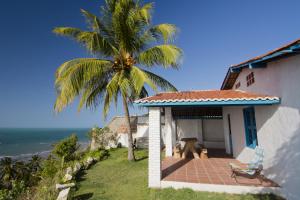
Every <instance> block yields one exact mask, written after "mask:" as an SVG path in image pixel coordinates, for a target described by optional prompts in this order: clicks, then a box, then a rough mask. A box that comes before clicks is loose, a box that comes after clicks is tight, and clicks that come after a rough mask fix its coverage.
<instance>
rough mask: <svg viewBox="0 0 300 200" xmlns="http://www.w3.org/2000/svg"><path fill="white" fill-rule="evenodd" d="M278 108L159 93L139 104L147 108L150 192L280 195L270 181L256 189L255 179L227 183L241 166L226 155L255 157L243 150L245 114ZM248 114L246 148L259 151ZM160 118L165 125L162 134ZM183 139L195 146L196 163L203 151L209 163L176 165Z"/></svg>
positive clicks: (223, 94) (272, 100)
mask: <svg viewBox="0 0 300 200" xmlns="http://www.w3.org/2000/svg"><path fill="white" fill-rule="evenodd" d="M277 103H279V99H278V98H277V97H269V96H264V95H256V94H252V93H245V92H241V91H192V92H177V93H176V92H174V93H162V94H158V95H156V96H153V97H148V98H145V99H142V100H139V101H138V102H136V104H137V105H141V106H145V107H148V108H149V174H148V177H149V179H148V183H149V187H154V188H165V187H173V188H191V189H194V190H200V191H210V192H228V193H240V194H241V193H271V192H272V193H275V194H276V193H278V191H279V190H280V188H279V187H275V186H276V184H275V183H273V182H272V181H270V180H264V181H263V183H262V184H260V182H259V180H257V179H247V178H238V179H237V180H238V181H237V182H236V181H235V179H233V178H231V171H230V166H229V163H235V164H241V163H240V162H239V161H238V160H236V159H234V158H233V157H231V156H230V155H233V156H234V157H235V158H237V156H239V155H240V154H241V151H244V150H245V152H246V153H244V154H243V155H245V156H244V157H246V159H251V157H252V154H251V153H253V148H252V146H251V147H250V145H248V143H247V144H246V145H247V146H245V141H246V140H245V133H244V131H245V130H244V129H243V124H244V117H245V116H244V117H243V109H244V108H248V107H249V106H250V107H251V109H252V111H253V110H254V106H260V105H273V104H277ZM246 114H247V113H246ZM250 114H251V115H250ZM250 114H249V116H250V118H249V120H248V121H249V122H250V124H251V125H253V126H249V127H250V128H251V130H250V131H249V133H251V135H249V136H251V143H249V144H254V145H257V140H256V137H254V136H255V133H256V130H255V123H254V122H255V115H254V113H253V112H251V113H250ZM162 116H164V119H165V127H164V134H162V128H161V119H162ZM230 116H232V118H230ZM247 116H248V115H247ZM245 127H246V126H245ZM247 128H248V127H247ZM249 138H250V137H249ZM186 139H189V140H191V139H192V140H194V141H196V142H195V143H194V148H196V149H197V150H196V151H195V150H193V152H194V156H195V158H197V157H198V156H197V154H196V153H198V154H200V152H202V151H203V152H208V159H183V158H182V157H181V158H179V159H175V158H174V157H173V155H174V147H175V146H176V148H177V146H179V148H181V152H183V151H184V150H186V147H187V145H186V144H187V142H186V141H187V140H186ZM249 141H250V140H249ZM163 146H164V147H165V158H164V159H162V157H161V148H162V147H163ZM188 146H189V147H190V145H188ZM249 147H250V148H249ZM191 149H193V148H191ZM206 149H207V151H206ZM176 151H177V150H176ZM179 152H180V151H179ZM253 155H254V154H253ZM242 161H243V162H245V160H242Z"/></svg>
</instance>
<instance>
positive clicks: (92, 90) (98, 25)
mask: <svg viewBox="0 0 300 200" xmlns="http://www.w3.org/2000/svg"><path fill="white" fill-rule="evenodd" d="M152 9H153V3H147V4H141V3H140V1H138V0H106V1H105V5H104V6H102V7H101V9H100V16H96V15H94V14H92V13H90V12H88V11H86V10H83V9H82V10H81V12H82V14H83V15H84V17H85V18H86V21H87V24H88V30H81V29H78V28H72V27H58V28H55V29H54V33H56V34H58V35H61V36H67V37H70V38H72V39H74V40H75V41H77V42H78V43H80V44H82V45H83V46H84V47H85V48H86V49H87V50H88V51H89V52H90V53H91V54H92V55H93V56H94V57H93V58H77V59H74V60H70V61H67V62H65V63H63V64H62V65H61V66H60V67H59V68H58V69H57V71H56V81H55V85H56V90H57V99H56V102H55V110H56V111H57V112H60V111H61V110H62V109H63V108H64V107H66V106H67V105H69V104H70V103H71V102H73V101H74V99H75V98H76V97H80V102H79V106H78V109H79V110H80V109H81V108H82V107H83V106H85V107H87V108H96V107H97V106H98V105H99V104H101V103H103V105H104V108H103V114H104V116H106V115H107V113H108V110H109V108H110V105H111V103H112V102H115V104H117V102H118V98H119V97H121V98H122V103H123V108H124V113H125V117H126V125H127V127H128V146H129V147H128V160H134V152H133V147H132V144H133V140H132V131H131V127H130V115H129V109H128V105H130V104H131V103H132V102H133V101H134V100H136V99H138V98H142V97H145V96H147V95H148V91H147V88H152V89H153V90H154V91H157V88H159V89H161V90H172V91H175V90H176V88H175V87H174V86H173V85H172V84H171V83H170V82H168V81H167V80H166V79H164V78H162V77H160V76H159V75H156V74H154V73H152V72H150V71H149V69H151V67H155V66H162V67H164V68H175V69H177V68H178V67H179V62H180V59H181V57H182V50H181V49H180V48H178V47H177V46H176V45H174V44H172V42H173V41H174V38H175V35H176V33H177V28H176V26H175V25H173V24H159V25H155V26H153V25H152V23H151V17H152V16H151V11H152ZM146 85H147V86H146Z"/></svg>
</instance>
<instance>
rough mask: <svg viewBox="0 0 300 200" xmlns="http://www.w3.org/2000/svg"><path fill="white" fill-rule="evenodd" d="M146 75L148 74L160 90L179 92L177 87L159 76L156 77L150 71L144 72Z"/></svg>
mask: <svg viewBox="0 0 300 200" xmlns="http://www.w3.org/2000/svg"><path fill="white" fill-rule="evenodd" d="M143 71H144V73H145V74H147V76H148V78H149V79H150V80H152V82H153V83H154V84H155V85H156V86H158V87H159V88H160V89H162V90H164V91H177V89H176V87H175V86H174V85H173V84H172V83H170V82H169V81H167V80H166V79H164V78H162V77H161V76H159V75H156V74H154V73H152V72H150V71H147V70H143Z"/></svg>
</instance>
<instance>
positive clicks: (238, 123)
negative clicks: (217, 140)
mask: <svg viewBox="0 0 300 200" xmlns="http://www.w3.org/2000/svg"><path fill="white" fill-rule="evenodd" d="M243 108H244V107H242V106H237V107H223V124H224V135H225V138H226V139H225V141H226V145H225V146H226V152H228V153H229V145H230V144H229V127H228V120H227V115H228V114H230V120H231V134H232V149H233V157H235V158H236V159H238V160H240V161H241V162H245V163H247V162H249V161H250V160H251V158H252V157H253V155H254V154H253V153H254V152H253V149H251V148H248V147H246V139H245V136H246V135H245V127H244V116H243Z"/></svg>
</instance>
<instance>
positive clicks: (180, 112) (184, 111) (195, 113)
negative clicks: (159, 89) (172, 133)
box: [172, 106, 222, 119]
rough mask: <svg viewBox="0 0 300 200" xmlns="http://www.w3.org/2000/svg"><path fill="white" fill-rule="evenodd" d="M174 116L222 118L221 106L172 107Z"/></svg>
mask: <svg viewBox="0 0 300 200" xmlns="http://www.w3.org/2000/svg"><path fill="white" fill-rule="evenodd" d="M172 116H173V117H174V118H177V119H178V118H186V117H188V118H222V107H191V106H188V107H174V108H172Z"/></svg>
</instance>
